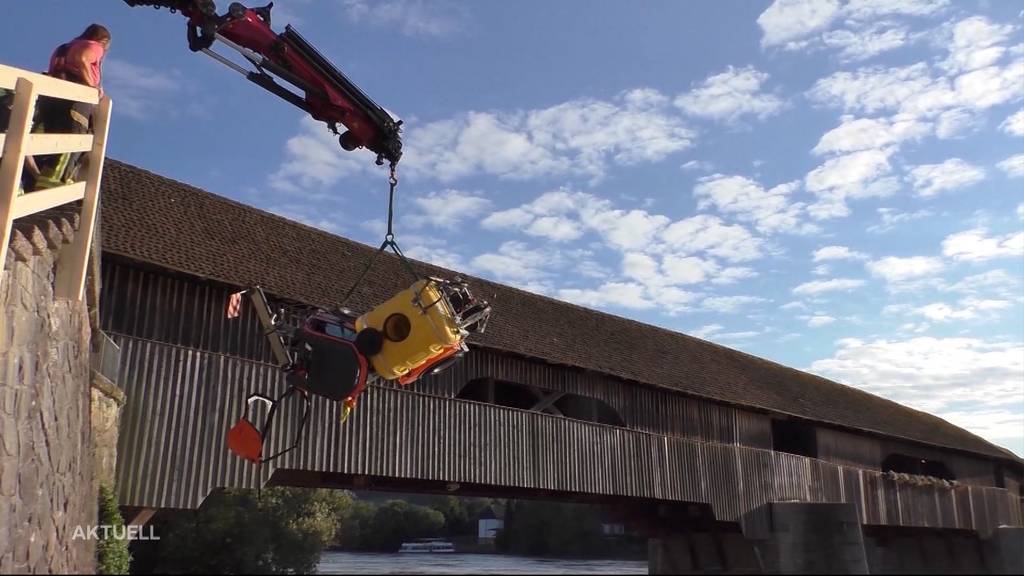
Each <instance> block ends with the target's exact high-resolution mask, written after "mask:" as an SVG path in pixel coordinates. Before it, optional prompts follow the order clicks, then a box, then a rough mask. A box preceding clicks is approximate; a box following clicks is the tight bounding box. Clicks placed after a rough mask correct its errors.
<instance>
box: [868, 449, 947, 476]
mask: <svg viewBox="0 0 1024 576" xmlns="http://www.w3.org/2000/svg"><path fill="white" fill-rule="evenodd" d="M882 471H883V472H898V473H901V474H913V475H915V476H932V477H934V478H941V479H943V480H956V475H955V474H953V471H952V470H950V469H949V467H948V466H946V464H945V463H943V462H940V461H938V460H926V459H924V458H918V457H915V456H907V455H906V454H890V455H888V456H886V458H885V460H883V461H882Z"/></svg>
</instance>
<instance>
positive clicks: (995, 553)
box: [981, 526, 1024, 574]
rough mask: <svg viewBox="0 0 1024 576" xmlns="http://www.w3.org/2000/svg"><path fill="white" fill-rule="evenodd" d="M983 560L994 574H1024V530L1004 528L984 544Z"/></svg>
mask: <svg viewBox="0 0 1024 576" xmlns="http://www.w3.org/2000/svg"><path fill="white" fill-rule="evenodd" d="M981 550H982V558H983V559H984V561H985V564H986V567H987V568H988V569H989V570H990V571H991V572H992V573H993V574H1024V528H1019V527H1010V526H1002V527H999V528H996V530H995V532H994V533H993V534H992V536H991V537H990V538H988V539H987V540H985V541H983V542H982V546H981Z"/></svg>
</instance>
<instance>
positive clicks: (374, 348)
mask: <svg viewBox="0 0 1024 576" xmlns="http://www.w3.org/2000/svg"><path fill="white" fill-rule="evenodd" d="M383 347H384V334H382V333H381V331H380V330H377V329H376V328H364V329H363V330H362V331H361V332H359V333H358V334H356V349H357V350H359V353H360V354H362V355H363V356H373V355H375V354H377V353H378V352H380V349H381V348H383Z"/></svg>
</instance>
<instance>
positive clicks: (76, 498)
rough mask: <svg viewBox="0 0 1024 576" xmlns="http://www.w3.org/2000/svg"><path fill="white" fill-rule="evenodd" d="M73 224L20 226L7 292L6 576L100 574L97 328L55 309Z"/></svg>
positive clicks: (0, 410)
mask: <svg viewBox="0 0 1024 576" xmlns="http://www.w3.org/2000/svg"><path fill="white" fill-rule="evenodd" d="M68 227H69V223H68V222H67V220H60V219H57V221H56V222H55V221H53V220H47V221H45V222H43V221H40V220H36V224H32V223H31V222H20V223H19V224H18V225H17V226H16V230H15V231H14V233H13V234H12V238H11V249H10V250H9V252H8V254H7V255H5V256H7V257H6V262H5V269H4V271H3V281H2V282H3V283H2V285H0V303H2V306H3V307H2V309H0V573H5V574H10V573H91V572H93V571H94V564H95V561H94V553H95V543H94V542H91V541H88V540H84V539H77V540H75V539H73V535H74V533H75V529H76V527H78V526H83V527H88V526H91V525H95V524H96V484H95V481H94V474H93V468H94V464H93V451H92V440H91V431H90V420H91V417H90V370H89V345H90V326H89V315H88V311H87V306H86V304H85V303H84V302H81V303H72V302H68V301H64V300H62V301H55V300H54V297H53V278H54V269H55V267H54V258H55V255H56V254H58V251H59V249H60V248H61V247H62V244H63V243H64V242H66V241H67V238H66V234H65V235H60V234H54V232H55V231H56V232H61V229H64V231H65V232H66V231H67V228H68Z"/></svg>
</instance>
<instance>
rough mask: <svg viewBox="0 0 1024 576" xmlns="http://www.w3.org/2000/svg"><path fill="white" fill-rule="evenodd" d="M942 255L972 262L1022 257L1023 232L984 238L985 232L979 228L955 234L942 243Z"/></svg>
mask: <svg viewBox="0 0 1024 576" xmlns="http://www.w3.org/2000/svg"><path fill="white" fill-rule="evenodd" d="M942 254H943V256H946V257H948V258H952V259H954V260H967V261H972V262H978V261H983V260H991V259H993V258H1004V257H1013V256H1024V232H1018V233H1016V234H1012V233H1011V234H1006V235H1004V236H994V237H988V236H986V231H985V230H983V229H980V228H976V229H973V230H967V231H964V232H957V233H956V234H951V235H949V236H947V237H946V239H945V240H943V241H942Z"/></svg>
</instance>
